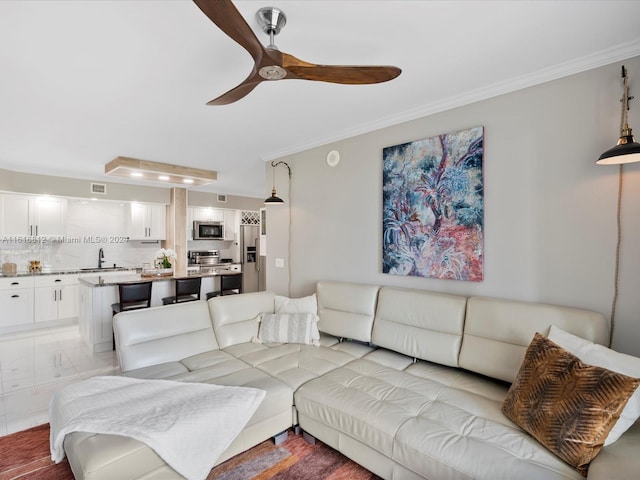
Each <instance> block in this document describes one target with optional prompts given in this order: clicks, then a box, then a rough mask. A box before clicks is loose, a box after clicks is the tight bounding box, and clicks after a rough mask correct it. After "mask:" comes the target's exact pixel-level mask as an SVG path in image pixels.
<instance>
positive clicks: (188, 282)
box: [162, 277, 202, 305]
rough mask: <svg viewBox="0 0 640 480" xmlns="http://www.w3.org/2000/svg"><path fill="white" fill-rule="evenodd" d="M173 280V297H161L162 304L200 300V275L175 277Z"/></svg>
mask: <svg viewBox="0 0 640 480" xmlns="http://www.w3.org/2000/svg"><path fill="white" fill-rule="evenodd" d="M175 282H176V294H175V295H174V296H173V297H164V298H163V299H162V304H163V305H170V304H172V303H183V302H192V301H194V300H200V286H201V285H202V277H193V278H176V280H175Z"/></svg>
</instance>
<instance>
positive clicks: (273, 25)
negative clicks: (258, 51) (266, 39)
mask: <svg viewBox="0 0 640 480" xmlns="http://www.w3.org/2000/svg"><path fill="white" fill-rule="evenodd" d="M256 19H257V20H258V23H259V24H260V26H261V27H262V31H263V32H264V33H266V34H267V35H271V34H273V35H277V34H278V33H280V30H281V29H282V27H284V26H285V25H286V23H287V16H286V15H285V14H284V12H283V11H282V10H280V9H279V8H275V7H263V8H261V9H260V10H258V12H257V13H256Z"/></svg>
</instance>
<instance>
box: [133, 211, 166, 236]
mask: <svg viewBox="0 0 640 480" xmlns="http://www.w3.org/2000/svg"><path fill="white" fill-rule="evenodd" d="M166 211H167V209H166V206H165V205H162V204H155V203H132V204H131V216H130V222H129V238H130V239H131V240H164V239H165V238H166V237H167V226H166V225H167V216H166Z"/></svg>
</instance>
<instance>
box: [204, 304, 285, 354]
mask: <svg viewBox="0 0 640 480" xmlns="http://www.w3.org/2000/svg"><path fill="white" fill-rule="evenodd" d="M274 296H275V294H274V293H273V292H253V293H241V294H239V295H225V296H222V297H213V298H211V299H209V300H208V301H207V303H208V304H209V313H210V314H211V321H212V322H213V329H214V331H215V333H216V338H217V340H218V344H219V345H220V348H225V347H228V346H230V345H235V344H237V343H246V342H251V339H252V338H253V337H255V336H256V335H258V324H257V323H256V321H255V318H256V317H257V316H258V315H259V314H261V313H273V312H274Z"/></svg>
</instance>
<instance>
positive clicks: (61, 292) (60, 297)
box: [60, 290, 62, 301]
mask: <svg viewBox="0 0 640 480" xmlns="http://www.w3.org/2000/svg"><path fill="white" fill-rule="evenodd" d="M60 301H62V290H60Z"/></svg>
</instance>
